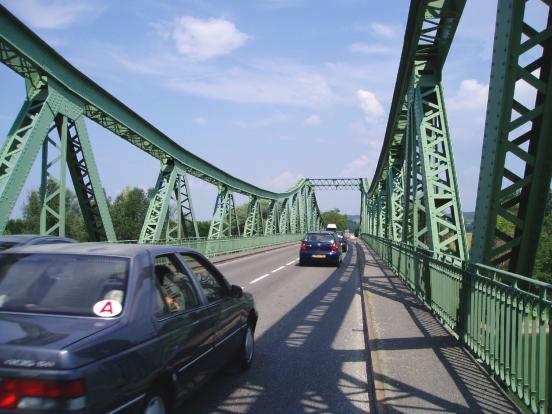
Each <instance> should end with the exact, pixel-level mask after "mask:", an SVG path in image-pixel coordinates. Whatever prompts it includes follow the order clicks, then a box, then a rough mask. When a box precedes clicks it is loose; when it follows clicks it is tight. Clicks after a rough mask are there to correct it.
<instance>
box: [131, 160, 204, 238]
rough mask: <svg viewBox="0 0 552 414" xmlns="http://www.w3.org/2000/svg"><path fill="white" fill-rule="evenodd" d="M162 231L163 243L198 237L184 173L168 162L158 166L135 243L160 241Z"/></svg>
mask: <svg viewBox="0 0 552 414" xmlns="http://www.w3.org/2000/svg"><path fill="white" fill-rule="evenodd" d="M163 229H165V238H166V240H180V239H183V238H188V237H199V232H198V230H197V223H196V221H195V218H194V210H193V206H192V200H191V197H190V192H189V186H188V179H187V177H186V173H185V172H184V169H183V168H182V167H181V166H180V165H178V164H177V163H175V162H174V161H173V160H169V159H167V160H165V161H164V162H163V163H162V164H161V170H160V172H159V176H158V178H157V183H156V184H155V189H154V192H153V197H152V199H151V201H150V205H149V207H148V212H147V215H146V219H145V221H144V225H143V226H142V231H141V233H140V239H139V242H140V243H152V242H154V241H156V240H160V239H162V237H161V235H162V234H163Z"/></svg>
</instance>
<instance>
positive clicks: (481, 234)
mask: <svg viewBox="0 0 552 414" xmlns="http://www.w3.org/2000/svg"><path fill="white" fill-rule="evenodd" d="M533 3H538V5H539V6H540V7H542V8H543V9H544V10H543V12H544V13H543V14H544V15H545V16H547V17H548V18H547V20H546V22H547V23H546V24H545V27H544V28H537V26H536V24H538V23H536V22H533V21H530V16H531V15H530V14H529V13H527V12H526V7H527V5H529V4H533ZM551 61H552V7H551V5H550V2H548V1H540V0H532V1H531V0H530V1H525V0H504V1H501V2H500V4H499V7H498V11H497V20H496V30H495V44H494V51H493V66H492V70H491V80H490V85H489V103H488V107H487V120H486V124H485V136H484V141H483V153H482V157H481V167H480V168H481V169H480V174H479V188H478V192H477V203H476V210H475V211H476V213H475V221H474V235H473V244H472V250H471V255H472V256H471V260H472V261H473V262H474V263H483V264H487V265H493V266H507V268H508V270H510V271H511V272H515V273H518V274H521V275H525V276H528V277H531V276H532V274H533V271H534V264H535V258H536V253H537V249H538V243H539V237H538V236H537V235H539V234H540V232H541V228H542V223H543V220H544V212H545V207H546V202H547V196H548V194H549V189H550V177H551V174H552V163H551V162H550V160H551V159H552V79H551V76H552V70H551V69H552V66H551ZM524 94H525V95H530V99H527V98H524ZM499 218H500V219H501V220H503V221H504V222H506V223H508V224H509V225H510V227H511V228H513V231H512V232H511V233H509V234H507V233H506V232H503V231H501V230H500V229H499V228H498V225H497V222H498V220H499Z"/></svg>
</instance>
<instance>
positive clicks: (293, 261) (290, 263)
mask: <svg viewBox="0 0 552 414" xmlns="http://www.w3.org/2000/svg"><path fill="white" fill-rule="evenodd" d="M295 260H297V259H293V260H292V261H291V262H289V263H286V266H289V265H292V264H293V263H295Z"/></svg>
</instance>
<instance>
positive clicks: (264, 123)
mask: <svg viewBox="0 0 552 414" xmlns="http://www.w3.org/2000/svg"><path fill="white" fill-rule="evenodd" d="M287 120H288V116H287V115H283V114H276V115H273V116H270V117H268V118H262V119H257V120H254V121H237V122H236V125H237V126H239V127H240V128H244V129H255V128H264V127H268V126H271V125H274V124H280V123H282V122H285V121H287Z"/></svg>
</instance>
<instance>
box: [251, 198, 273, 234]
mask: <svg viewBox="0 0 552 414" xmlns="http://www.w3.org/2000/svg"><path fill="white" fill-rule="evenodd" d="M274 203H275V201H274ZM263 229H264V224H263V213H262V210H261V202H260V200H259V199H258V198H257V197H251V200H250V201H249V205H248V206H247V218H246V219H245V225H244V229H243V237H252V236H259V235H262V234H263Z"/></svg>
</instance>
